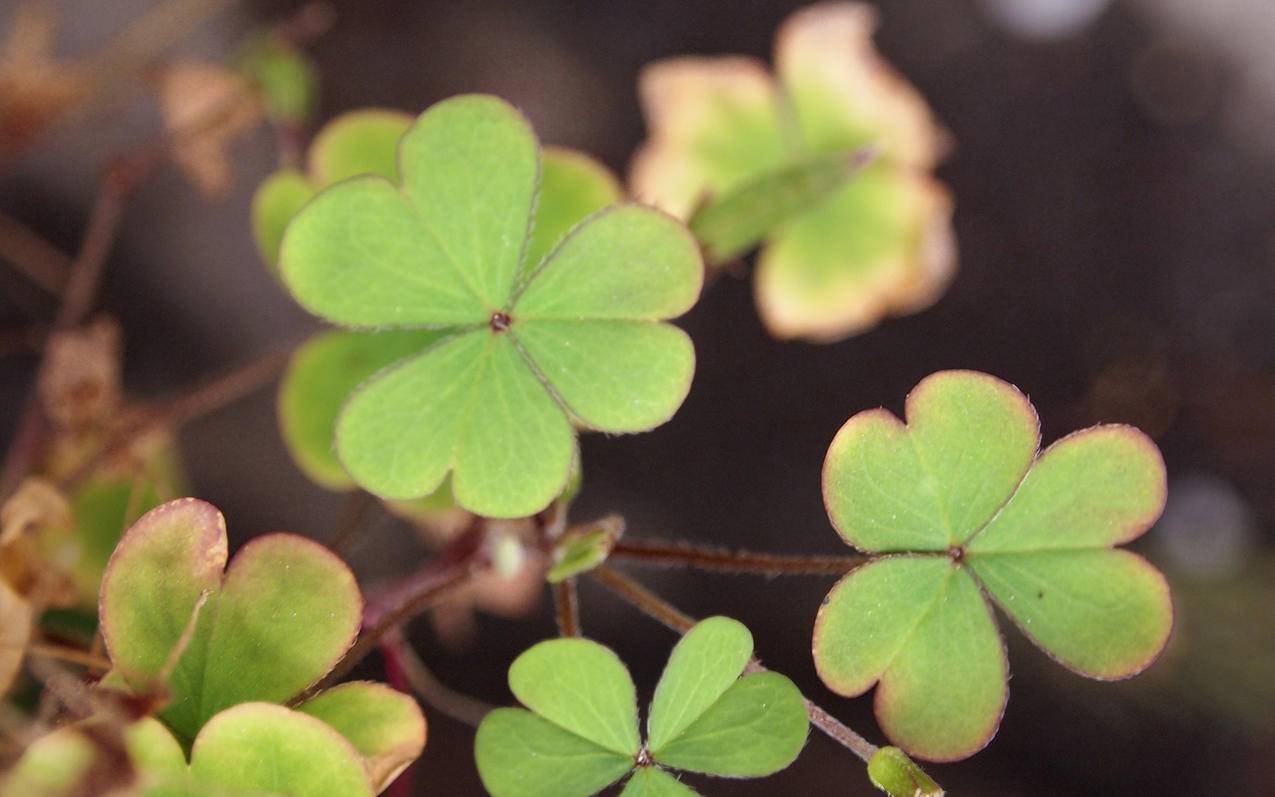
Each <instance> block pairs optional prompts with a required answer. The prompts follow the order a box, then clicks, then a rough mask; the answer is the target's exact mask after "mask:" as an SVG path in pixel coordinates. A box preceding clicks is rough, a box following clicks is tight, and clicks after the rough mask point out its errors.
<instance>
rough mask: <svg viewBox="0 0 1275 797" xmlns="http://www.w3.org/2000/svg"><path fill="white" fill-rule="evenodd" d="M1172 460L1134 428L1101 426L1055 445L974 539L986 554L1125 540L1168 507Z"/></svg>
mask: <svg viewBox="0 0 1275 797" xmlns="http://www.w3.org/2000/svg"><path fill="white" fill-rule="evenodd" d="M1165 484H1166V477H1165V471H1164V459H1163V458H1162V457H1161V456H1160V452H1159V450H1158V449H1156V447H1155V444H1154V443H1152V442H1151V440H1150V439H1149V438H1148V437H1147V436H1146V435H1144V434H1143V433H1142V432H1140V431H1138V430H1137V429H1134V428H1132V427H1129V426H1118V425H1109V426H1095V427H1093V428H1090V429H1085V430H1083V431H1080V432H1076V433H1075V434H1071V435H1068V436H1067V437H1064V438H1063V439H1062V440H1059V441H1058V442H1057V443H1054V444H1053V445H1051V446H1050V447H1049V448H1048V449H1046V450H1045V452H1044V453H1043V454H1041V456H1040V459H1039V460H1038V461H1037V462H1036V464H1035V465H1033V466H1032V469H1031V472H1030V473H1028V474H1027V476H1026V478H1024V479H1023V483H1022V486H1021V487H1019V488H1018V492H1016V493H1015V494H1014V497H1013V499H1012V500H1010V502H1009V503H1008V504H1007V505H1006V506H1005V508H1004V509H1002V510H1001V511H1000V512H999V513H998V514H997V515H996V517H995V518H994V519H993V520H992V521H991V522H990V523H988V524H987V526H986V527H985V528H984V529H982V531H980V532H978V534H977V535H976V536H975V537H974V538H973V539H971V540H970V541H969V545H968V547H969V550H970V551H971V552H975V551H977V552H979V553H1014V552H1035V551H1047V550H1063V549H1076V548H1097V547H1105V546H1111V545H1119V544H1121V543H1125V542H1129V541H1130V540H1132V539H1134V538H1136V537H1138V536H1140V535H1141V534H1142V533H1143V532H1145V531H1146V530H1147V529H1148V528H1150V527H1151V524H1152V523H1154V522H1155V520H1156V518H1158V517H1159V516H1160V512H1161V511H1163V509H1164V500H1165V494H1166V486H1165Z"/></svg>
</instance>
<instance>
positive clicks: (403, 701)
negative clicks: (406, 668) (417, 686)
mask: <svg viewBox="0 0 1275 797" xmlns="http://www.w3.org/2000/svg"><path fill="white" fill-rule="evenodd" d="M297 711H300V712H301V713H303V714H309V715H310V716H312V717H318V718H319V719H321V720H323V721H324V722H326V723H327V724H328V725H331V726H332V727H333V728H335V729H336V731H337V732H338V733H340V734H341V735H342V736H344V737H345V738H346V739H348V740H349V742H350V744H353V745H354V749H356V750H358V751H359V755H361V756H362V757H363V762H364V764H365V765H366V766H367V772H368V777H369V778H370V779H371V782H372V789H373V791H375V792H377V793H380V792H381V791H382V790H384V789H385V787H386V786H388V785H389V784H390V783H392V782H393V781H394V779H395V778H396V777H398V775H399V773H400V772H402V771H403V770H404V769H405V768H406V767H407V765H408V764H410V763H412V762H413V761H415V760H416V758H417V756H419V755H420V754H421V750H422V749H423V748H424V747H425V716H424V715H423V714H422V713H421V709H420V707H419V706H418V705H417V704H416V701H415V700H414V699H413V698H412V697H411V696H410V695H405V694H403V693H402V692H399V691H398V690H396V689H391V688H390V687H388V686H386V685H385V684H379V683H372V682H370V681H350V682H348V683H343V684H340V685H338V686H334V687H332V688H331V689H328V690H326V691H324V692H321V693H319V694H318V695H317V696H316V697H312V698H310V699H309V700H307V701H305V702H304V703H302V704H301V705H299V706H297Z"/></svg>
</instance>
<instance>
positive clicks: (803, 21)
mask: <svg viewBox="0 0 1275 797" xmlns="http://www.w3.org/2000/svg"><path fill="white" fill-rule="evenodd" d="M875 26H876V21H875V12H874V11H873V10H872V9H871V7H869V6H867V5H865V4H859V3H821V4H818V5H815V6H812V7H810V8H807V9H803V10H801V11H798V12H796V13H795V14H794V15H793V16H792V17H790V18H789V19H788V20H787V21H786V22H785V23H784V25H783V26H782V27H781V29H780V31H779V33H778V34H777V36H776V41H775V66H776V71H777V73H778V80H777V81H776V79H775V78H774V77H773V76H772V75H771V73H770V72H769V70H768V69H767V68H766V66H765V65H764V64H761V63H759V62H758V61H756V60H754V59H751V58H745V57H742V56H725V57H717V58H702V57H701V58H693V57H683V58H673V59H668V60H664V61H659V62H656V63H654V64H652V65H650V66H648V67H647V68H646V69H645V70H644V71H643V73H642V75H641V79H640V83H639V93H640V95H641V98H642V104H643V113H644V116H645V117H646V121H647V126H648V128H649V130H650V137H649V139H648V141H647V142H646V144H645V145H644V146H643V147H642V148H641V149H640V150H639V151H638V153H637V154H636V156H635V157H634V160H633V164H632V168H631V172H630V187H631V189H632V191H633V194H634V196H636V197H637V198H638V199H639V200H642V201H649V202H652V203H654V204H655V205H657V206H659V207H662V208H664V209H666V210H668V211H669V212H670V213H673V214H674V215H676V216H678V217H679V218H683V219H688V220H691V225H692V228H693V229H699V230H703V231H704V232H705V233H706V234H707V235H708V238H707V239H706V241H705V242H706V244H707V245H709V247H710V254H712V255H715V256H716V257H719V258H729V257H732V256H734V255H735V254H737V253H739V252H740V251H741V250H742V249H743V248H744V247H745V246H747V245H749V244H751V243H753V241H754V240H755V238H756V237H757V235H756V234H755V233H758V232H760V230H757V229H755V228H753V227H752V226H749V225H745V228H744V229H743V230H740V231H736V233H738V232H743V233H748V234H747V235H744V236H743V237H740V236H739V235H738V234H728V235H726V236H724V237H723V232H724V231H723V230H722V229H721V225H720V220H721V219H720V217H722V216H731V215H734V214H735V213H737V212H739V211H740V208H739V207H732V206H738V205H750V204H751V203H749V202H747V198H748V196H749V195H758V194H759V193H761V195H762V196H764V193H762V192H765V191H767V190H769V189H770V186H771V185H772V183H773V181H774V180H775V179H777V178H780V177H782V175H783V174H784V173H785V171H786V170H787V171H791V170H794V169H795V170H797V173H798V176H799V173H800V172H801V171H803V170H809V169H810V168H814V169H815V170H816V171H815V173H816V174H817V173H818V169H819V168H820V164H821V162H822V161H821V159H823V160H827V159H828V158H827V156H829V155H835V154H837V153H840V154H842V155H849V154H850V153H852V152H854V151H856V150H860V149H862V148H864V147H868V146H871V147H874V148H875V149H876V151H877V157H876V159H875V160H874V161H873V162H872V164H871V165H869V166H867V167H866V168H864V169H863V170H862V171H861V172H860V173H859V174H858V175H857V176H855V177H853V178H851V179H849V180H845V179H843V178H844V176H845V175H844V172H843V170H842V169H841V165H842V164H844V163H845V162H846V161H845V159H842V160H840V161H838V160H837V159H835V158H834V159H832V161H831V162H830V163H831V165H830V166H828V167H827V169H826V175H827V177H828V178H830V179H831V180H833V181H834V182H828V181H826V180H825V181H822V182H820V181H816V182H815V183H811V184H802V185H801V186H800V187H801V190H802V193H800V194H799V195H798V198H800V197H805V199H807V200H810V199H814V200H817V201H814V202H810V203H809V204H808V206H805V205H806V203H805V202H804V201H803V202H802V203H796V204H793V203H789V202H787V201H786V199H785V196H784V195H783V194H780V195H775V196H773V204H772V205H771V206H770V207H771V208H772V209H774V210H776V211H778V210H782V211H784V213H783V214H780V215H774V216H770V215H767V214H757V215H755V216H754V217H753V219H752V221H753V222H759V221H764V222H769V223H770V224H771V225H772V226H771V228H770V229H769V230H768V231H767V232H768V233H769V234H768V236H767V240H766V242H765V244H764V245H763V248H762V251H761V254H760V256H759V258H758V263H757V275H756V299H757V306H758V310H759V312H760V314H761V317H762V320H763V322H764V323H765V325H766V327H767V329H768V330H769V331H770V332H771V334H773V335H775V336H777V337H781V338H793V337H801V338H807V339H811V340H817V341H823V340H836V339H839V338H843V337H845V336H847V335H851V334H854V333H857V332H860V331H863V330H865V329H867V328H869V327H872V326H874V325H875V324H876V323H877V322H879V321H880V320H881V319H882V318H883V317H885V316H886V315H890V314H900V313H909V312H915V311H918V310H921V309H924V308H925V307H927V306H929V305H930V304H932V303H933V302H934V301H935V300H936V299H937V298H938V297H939V295H940V294H941V293H942V292H943V290H944V288H945V287H946V285H947V283H948V282H949V281H950V279H951V276H952V273H953V271H954V269H955V245H954V242H953V240H952V230H951V214H952V203H951V200H950V199H949V197H948V195H947V192H946V190H945V189H944V188H943V187H942V186H941V185H940V184H939V183H937V182H936V181H935V180H934V179H933V178H932V177H931V176H930V174H929V173H930V171H931V170H932V169H933V167H934V165H935V163H936V162H937V160H938V156H939V154H940V143H941V140H942V135H941V133H940V131H939V129H938V127H937V126H936V125H935V123H934V120H933V119H932V117H931V114H930V111H929V109H928V107H927V106H926V104H925V101H924V99H923V98H922V97H921V96H920V95H919V94H918V93H917V92H916V91H915V89H913V88H912V86H910V85H909V84H908V83H906V82H905V81H904V80H903V79H902V78H900V77H899V76H898V75H896V74H895V73H894V72H893V71H892V70H891V69H890V68H889V66H888V65H887V64H885V63H884V62H883V61H882V60H881V58H880V57H879V56H878V55H877V53H876V51H875V49H874V48H873V46H872V31H873V29H874V28H875ZM781 182H782V181H781ZM789 187H790V188H791V187H792V186H789ZM830 189H835V190H830ZM790 198H791V197H790ZM790 212H791V215H790V216H788V214H789V213H790ZM714 216H716V217H719V218H717V219H714V218H713V217H714ZM784 216H787V218H784ZM725 232H727V233H729V232H730V231H729V230H727V231H725Z"/></svg>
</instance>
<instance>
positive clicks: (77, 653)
mask: <svg viewBox="0 0 1275 797" xmlns="http://www.w3.org/2000/svg"><path fill="white" fill-rule="evenodd" d="M27 654H28V655H31V656H36V657H38V658H42V659H53V660H54V661H64V662H67V663H68V664H78V665H80V666H81V667H87V668H89V669H90V670H97V671H99V672H106V671H107V670H109V669H111V663H110V662H109V661H108V660H106V659H105V658H103V657H102V656H96V655H94V654H93V653H91V652H88V651H83V650H79V649H78V648H70V647H67V646H65V645H54V644H50V643H44V642H35V643H33V644H31V645H29V646H28V647H27Z"/></svg>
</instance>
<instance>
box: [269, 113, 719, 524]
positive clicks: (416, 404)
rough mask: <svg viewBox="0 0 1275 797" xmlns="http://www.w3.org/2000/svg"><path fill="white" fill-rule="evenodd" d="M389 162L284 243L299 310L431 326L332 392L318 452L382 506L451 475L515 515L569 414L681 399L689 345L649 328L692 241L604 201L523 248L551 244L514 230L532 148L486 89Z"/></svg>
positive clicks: (689, 260) (601, 418)
mask: <svg viewBox="0 0 1275 797" xmlns="http://www.w3.org/2000/svg"><path fill="white" fill-rule="evenodd" d="M398 163H399V171H400V176H401V184H399V185H396V184H395V183H393V182H391V181H389V180H387V179H385V178H384V177H379V176H362V177H355V178H351V179H348V180H345V181H342V182H341V183H339V184H336V185H333V186H331V187H330V188H328V189H326V190H324V191H322V192H320V193H319V194H318V195H317V196H315V197H314V198H313V199H312V200H310V202H309V203H308V204H306V206H305V207H304V208H303V209H302V210H301V211H300V212H299V213H298V214H297V215H296V217H295V218H294V219H293V220H292V222H291V223H290V224H289V225H288V229H287V232H286V233H285V235H284V240H283V245H282V250H281V255H280V264H281V273H282V276H283V279H284V282H285V283H286V284H287V285H288V287H289V289H290V290H291V291H292V293H293V295H294V296H295V297H296V298H297V300H298V301H299V302H301V304H302V305H303V306H305V307H306V308H308V309H309V310H311V311H312V312H314V313H316V314H317V315H320V316H322V317H324V318H327V319H328V320H330V321H333V322H335V323H338V324H341V325H344V326H347V327H353V328H375V329H382V328H404V329H412V328H441V327H447V328H449V332H448V334H447V336H445V337H443V338H442V339H440V340H438V341H437V342H436V343H434V344H432V345H430V346H427V347H425V348H423V349H422V350H421V351H420V353H418V354H417V355H415V356H413V357H409V358H406V359H404V360H403V361H401V362H399V363H397V364H395V365H393V366H391V367H389V368H387V369H385V370H383V371H381V372H380V373H378V374H377V375H376V376H374V377H373V378H372V379H371V380H370V381H368V382H367V383H366V384H364V385H363V386H362V387H360V388H359V389H358V390H356V391H355V392H354V393H353V394H352V395H351V396H350V398H349V400H348V401H347V402H346V404H345V406H344V408H343V410H342V411H341V413H340V417H339V418H338V420H337V424H336V451H337V455H338V457H339V459H340V461H341V464H342V465H343V466H344V468H345V470H346V471H347V472H348V473H349V474H350V476H351V477H353V479H354V480H355V481H356V482H357V483H359V484H360V485H362V486H363V487H365V488H366V489H368V490H369V491H370V492H373V493H376V494H378V495H380V496H382V497H385V498H391V499H399V500H406V499H412V498H417V497H419V496H422V495H426V494H428V493H430V492H432V491H433V490H435V489H436V488H438V486H439V485H441V484H442V483H443V481H444V479H445V478H446V477H447V476H448V475H449V474H450V475H451V484H452V491H453V494H454V496H455V498H456V501H457V502H458V503H459V504H460V505H461V506H462V507H464V508H466V509H469V510H470V511H473V512H475V513H477V514H480V515H485V516H489V517H517V516H525V515H530V514H533V513H535V512H537V511H539V510H540V509H543V508H544V507H545V506H546V505H548V503H549V502H550V501H552V500H553V498H554V497H555V496H557V495H559V494H560V493H561V492H562V491H563V489H564V487H565V486H566V484H567V480H568V476H569V474H570V472H571V469H572V463H573V461H574V459H575V456H576V454H575V452H576V443H575V428H574V426H575V425H578V426H580V427H583V428H587V429H595V430H600V431H606V432H637V431H644V430H647V429H651V428H653V427H655V426H658V425H659V424H661V423H663V422H665V421H666V420H668V419H669V418H670V417H671V416H672V414H673V413H674V412H675V411H676V410H677V408H678V407H679V406H680V405H681V403H682V401H683V399H684V398H685V396H686V393H687V391H688V390H689V387H690V379H691V375H692V373H693V371H694V349H693V348H692V346H691V343H690V339H689V338H688V337H687V336H686V335H685V333H683V332H682V331H681V330H679V329H677V328H676V327H673V326H671V325H669V324H665V323H661V322H662V321H664V320H666V319H669V318H673V317H675V316H677V315H680V314H682V313H684V312H685V311H686V310H688V309H689V308H690V307H691V305H693V304H694V302H695V299H696V298H697V296H698V294H699V289H700V285H701V282H702V266H701V263H700V259H699V253H698V249H697V247H696V245H695V242H694V240H693V238H692V237H691V236H690V235H689V234H688V233H687V232H686V230H685V228H684V227H682V226H681V225H680V224H678V223H677V222H676V221H674V220H673V219H671V218H669V217H668V216H665V215H664V214H662V213H660V212H659V211H656V210H653V209H650V208H645V207H641V206H637V205H620V206H615V207H612V208H609V209H605V210H602V211H599V212H598V213H596V214H594V215H592V216H590V217H589V218H588V219H586V220H585V221H583V222H581V223H580V224H578V225H577V226H575V227H574V228H572V229H571V231H570V233H569V234H567V235H566V236H565V237H564V238H562V239H561V241H560V242H559V243H558V244H557V245H556V246H555V247H553V248H552V249H550V250H549V251H548V253H547V254H545V255H544V257H543V259H541V260H540V261H539V262H530V261H529V260H525V259H524V258H525V253H527V252H529V251H530V252H532V253H533V256H534V255H535V254H536V252H537V249H536V247H537V246H540V247H542V248H543V247H544V245H545V242H546V241H548V240H553V239H554V237H555V236H554V235H553V234H547V235H542V236H541V237H539V238H538V237H537V235H536V232H535V229H534V228H533V226H532V225H533V217H534V214H533V211H534V207H535V201H536V197H537V189H538V186H539V184H540V147H539V144H538V142H537V141H536V138H535V135H534V133H533V132H532V131H531V128H530V127H529V126H528V125H527V123H526V122H525V120H523V118H522V117H521V116H520V115H519V114H518V112H517V111H515V110H514V109H513V108H512V107H511V106H509V105H508V104H506V103H504V102H503V101H501V100H499V99H496V98H494V97H488V96H480V95H471V96H462V97H456V98H453V99H450V100H446V101H443V102H441V103H438V104H437V105H435V106H433V107H431V108H430V109H429V110H427V111H426V112H425V113H424V114H422V115H421V116H420V118H419V119H418V120H417V121H416V122H415V123H414V124H413V125H412V127H411V128H410V129H409V130H408V131H407V133H406V134H405V135H404V136H403V137H402V139H401V141H400V143H399V150H398ZM565 215H569V214H565ZM547 224H548V223H547ZM573 424H574V425H573Z"/></svg>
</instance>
